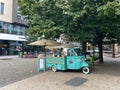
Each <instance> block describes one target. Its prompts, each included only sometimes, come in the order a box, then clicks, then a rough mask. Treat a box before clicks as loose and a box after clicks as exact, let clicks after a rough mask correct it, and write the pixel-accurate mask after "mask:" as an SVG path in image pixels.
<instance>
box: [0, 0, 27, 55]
mask: <svg viewBox="0 0 120 90" xmlns="http://www.w3.org/2000/svg"><path fill="white" fill-rule="evenodd" d="M25 23H26V22H25V20H23V17H22V16H21V15H20V14H18V5H17V0H0V55H15V54H18V52H17V51H16V47H18V46H19V47H21V48H22V47H23V44H24V42H25V41H26V38H25V32H24V30H25V29H26V28H27V27H26V25H25Z"/></svg>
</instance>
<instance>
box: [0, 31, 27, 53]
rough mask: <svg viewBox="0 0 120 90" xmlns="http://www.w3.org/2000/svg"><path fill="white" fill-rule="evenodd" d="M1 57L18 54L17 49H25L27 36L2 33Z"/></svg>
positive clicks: (0, 39)
mask: <svg viewBox="0 0 120 90" xmlns="http://www.w3.org/2000/svg"><path fill="white" fill-rule="evenodd" d="M0 36H1V37H0V55H16V54H18V52H17V50H16V47H17V46H19V47H21V48H23V47H24V42H25V41H26V38H25V36H22V35H12V34H4V33H0Z"/></svg>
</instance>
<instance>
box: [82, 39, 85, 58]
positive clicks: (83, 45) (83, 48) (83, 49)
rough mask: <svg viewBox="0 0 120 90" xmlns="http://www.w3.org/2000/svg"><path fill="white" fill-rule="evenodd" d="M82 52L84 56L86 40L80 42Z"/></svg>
mask: <svg viewBox="0 0 120 90" xmlns="http://www.w3.org/2000/svg"><path fill="white" fill-rule="evenodd" d="M82 52H83V54H84V55H85V57H86V42H84V41H83V42H82Z"/></svg>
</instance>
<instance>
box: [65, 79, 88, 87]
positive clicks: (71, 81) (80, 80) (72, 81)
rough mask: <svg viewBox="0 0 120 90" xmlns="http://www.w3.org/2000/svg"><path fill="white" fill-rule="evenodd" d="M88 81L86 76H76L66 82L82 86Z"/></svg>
mask: <svg viewBox="0 0 120 90" xmlns="http://www.w3.org/2000/svg"><path fill="white" fill-rule="evenodd" d="M86 81H87V79H85V78H80V77H75V78H73V79H71V80H69V81H67V82H65V84H66V85H70V86H80V85H82V84H83V83H85V82H86Z"/></svg>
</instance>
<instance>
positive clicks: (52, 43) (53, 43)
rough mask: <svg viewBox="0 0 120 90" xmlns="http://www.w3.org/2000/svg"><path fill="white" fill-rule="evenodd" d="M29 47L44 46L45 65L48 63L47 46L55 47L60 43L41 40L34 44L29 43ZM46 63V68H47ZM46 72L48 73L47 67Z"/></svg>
mask: <svg viewBox="0 0 120 90" xmlns="http://www.w3.org/2000/svg"><path fill="white" fill-rule="evenodd" d="M28 45H37V46H44V53H45V63H46V50H45V47H46V46H54V45H56V46H57V45H60V43H58V42H56V41H53V40H47V39H41V40H38V41H35V42H32V43H29V44H28ZM45 63H44V66H45ZM44 71H46V66H45V68H44Z"/></svg>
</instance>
